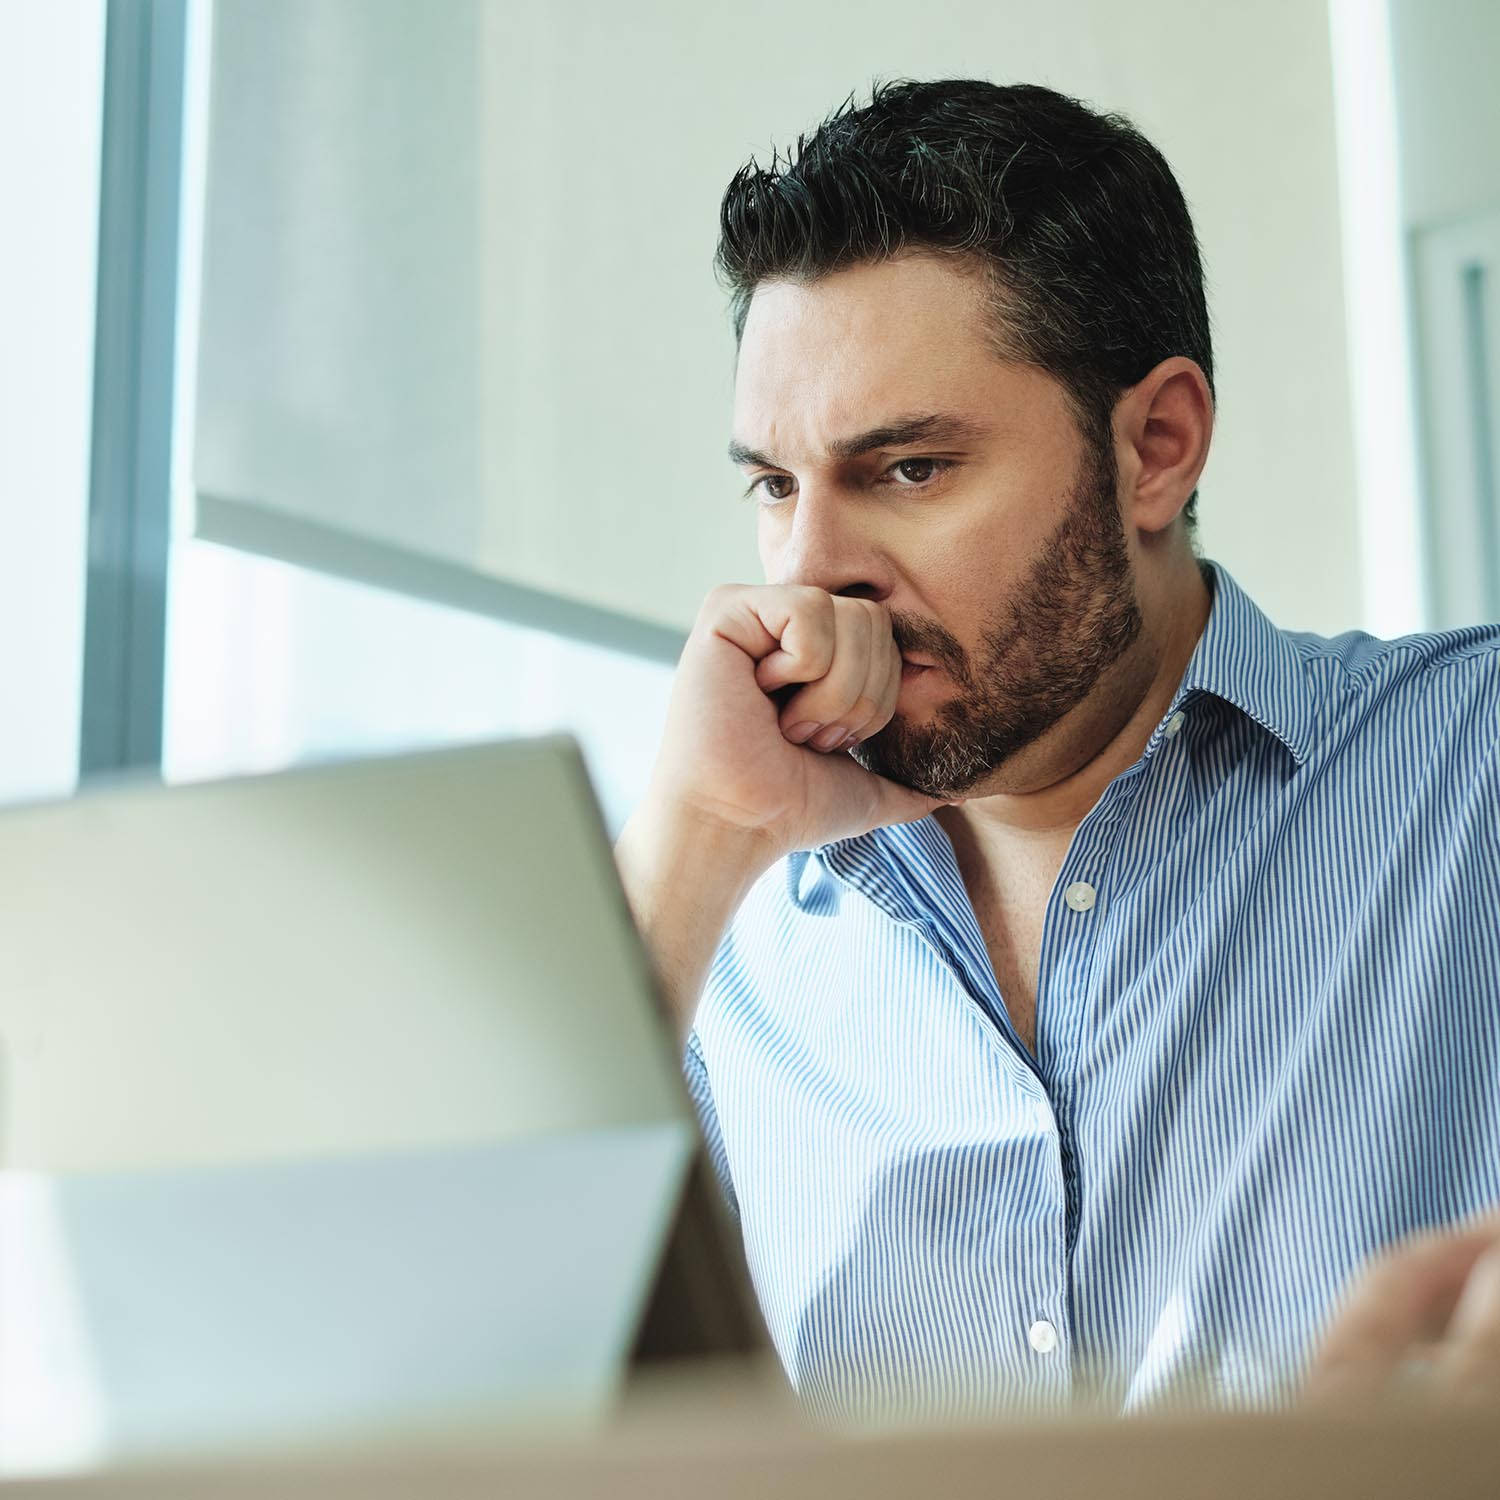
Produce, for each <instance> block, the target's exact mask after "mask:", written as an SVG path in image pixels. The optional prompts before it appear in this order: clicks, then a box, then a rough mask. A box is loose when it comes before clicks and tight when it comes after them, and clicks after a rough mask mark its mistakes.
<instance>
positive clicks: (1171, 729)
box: [1162, 708, 1187, 740]
mask: <svg viewBox="0 0 1500 1500" xmlns="http://www.w3.org/2000/svg"><path fill="white" fill-rule="evenodd" d="M1186 723H1187V715H1186V714H1185V713H1183V711H1182V710H1181V709H1180V708H1179V709H1178V710H1177V712H1176V713H1175V714H1173V715H1172V717H1171V718H1170V719H1168V720H1167V727H1166V728H1165V729H1164V730H1163V731H1162V733H1163V734H1165V735H1166V737H1167V738H1168V739H1169V740H1170V739H1172V738H1173V737H1174V736H1175V735H1176V733H1177V731H1178V730H1179V729H1181V728H1182V726H1183V725H1184V724H1186Z"/></svg>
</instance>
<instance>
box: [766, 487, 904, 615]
mask: <svg viewBox="0 0 1500 1500" xmlns="http://www.w3.org/2000/svg"><path fill="white" fill-rule="evenodd" d="M788 507H789V510H790V517H789V519H787V520H786V521H785V522H783V523H781V524H780V525H779V526H778V524H777V519H776V516H775V512H774V510H773V511H772V512H771V514H770V515H769V516H768V517H767V518H765V519H764V520H763V522H762V529H761V562H762V564H763V566H764V569H765V575H766V579H767V581H768V582H770V583H800V584H812V585H814V586H815V587H817V588H820V589H824V590H826V591H827V592H828V593H830V594H842V595H845V596H847V597H849V598H859V599H874V600H876V601H880V600H883V599H884V598H885V597H886V596H887V595H888V594H889V593H890V592H891V586H892V580H891V578H890V577H889V573H888V569H887V568H886V567H885V566H884V565H883V563H882V560H881V558H880V555H879V552H878V551H877V549H876V548H875V546H874V545H873V539H872V538H871V537H870V536H869V535H868V534H867V533H866V531H865V529H864V528H863V526H862V525H861V524H860V518H859V517H858V516H857V515H856V514H855V513H854V507H853V506H852V505H851V504H850V502H849V501H848V500H847V499H844V500H841V499H840V497H839V496H838V495H837V494H836V493H835V492H833V491H832V490H830V489H829V488H828V487H826V486H824V487H821V488H818V487H815V486H813V485H811V484H809V485H805V486H803V487H802V488H800V489H799V492H798V493H797V495H796V496H795V498H794V499H792V500H791V501H789V502H788Z"/></svg>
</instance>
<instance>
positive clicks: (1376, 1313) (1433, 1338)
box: [1303, 1212, 1500, 1405]
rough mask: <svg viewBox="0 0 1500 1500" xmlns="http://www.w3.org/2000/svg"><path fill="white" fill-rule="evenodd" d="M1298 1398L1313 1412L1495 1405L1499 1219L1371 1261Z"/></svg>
mask: <svg viewBox="0 0 1500 1500" xmlns="http://www.w3.org/2000/svg"><path fill="white" fill-rule="evenodd" d="M1303 1395H1304V1398H1305V1400H1306V1401H1307V1402H1309V1403H1310V1404H1313V1405H1326V1404H1341V1403H1344V1402H1349V1401H1361V1400H1370V1399H1379V1398H1381V1397H1385V1396H1403V1397H1417V1398H1418V1399H1428V1400H1436V1401H1441V1402H1446V1403H1453V1404H1477V1405H1489V1404H1492V1403H1500V1212H1492V1213H1489V1214H1487V1215H1485V1216H1484V1217H1483V1218H1480V1219H1476V1220H1473V1221H1471V1222H1469V1223H1466V1224H1463V1225H1456V1226H1449V1227H1447V1228H1444V1229H1441V1230H1434V1231H1431V1232H1429V1233H1426V1234H1420V1235H1415V1236H1413V1237H1412V1238H1410V1239H1406V1240H1402V1241H1400V1242H1399V1243H1398V1244H1396V1245H1393V1246H1392V1247H1391V1248H1390V1249H1389V1250H1387V1251H1386V1252H1385V1253H1384V1254H1382V1255H1380V1256H1377V1257H1376V1258H1375V1259H1374V1260H1372V1261H1371V1262H1370V1263H1369V1264H1368V1265H1367V1266H1366V1267H1365V1268H1364V1270H1363V1271H1362V1272H1361V1273H1360V1275H1359V1276H1358V1277H1357V1278H1356V1279H1355V1280H1354V1282H1353V1283H1352V1284H1351V1286H1350V1290H1349V1294H1348V1296H1347V1298H1346V1300H1345V1302H1344V1304H1343V1306H1342V1308H1341V1309H1340V1311H1339V1313H1338V1314H1337V1316H1336V1317H1335V1318H1334V1319H1333V1321H1332V1323H1331V1324H1330V1325H1329V1328H1328V1331H1327V1333H1326V1334H1325V1335H1324V1337H1323V1342H1322V1344H1321V1346H1320V1347H1319V1349H1318V1352H1317V1354H1316V1356H1315V1357H1314V1359H1313V1362H1312V1365H1311V1366H1310V1368H1309V1370H1308V1373H1307V1378H1306V1381H1305V1383H1304V1386H1303Z"/></svg>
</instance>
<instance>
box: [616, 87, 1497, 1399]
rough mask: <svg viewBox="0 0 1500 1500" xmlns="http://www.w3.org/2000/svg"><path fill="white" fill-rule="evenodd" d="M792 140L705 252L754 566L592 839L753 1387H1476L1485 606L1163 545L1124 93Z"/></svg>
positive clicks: (1148, 219)
mask: <svg viewBox="0 0 1500 1500" xmlns="http://www.w3.org/2000/svg"><path fill="white" fill-rule="evenodd" d="M799 147H800V150H799V153H798V155H796V156H795V157H794V158H792V159H790V160H788V161H787V162H786V163H784V164H783V163H781V162H780V161H779V159H776V160H773V162H772V165H771V167H770V169H769V170H761V169H759V168H757V167H756V166H755V164H754V163H751V164H750V165H749V166H747V167H746V168H744V169H743V170H742V171H741V172H739V173H738V174H737V175H736V176H735V178H734V180H733V181H732V182H731V184H730V186H729V189H728V191H727V193H726V195H725V199H724V204H723V211H722V239H721V243H720V251H719V264H720V269H721V274H722V275H723V277H724V278H725V280H726V281H727V282H728V285H729V288H730V290H731V293H732V297H733V307H734V314H735V326H736V334H737V337H738V339H739V362H738V367H737V373H736V387H735V408H734V440H733V443H732V445H731V455H732V457H733V458H734V459H735V461H736V462H737V463H739V464H740V465H741V467H742V469H743V471H744V474H745V476H746V482H747V485H748V493H749V494H750V495H751V496H752V497H753V498H754V500H755V502H756V504H757V506H758V511H757V515H758V526H759V542H760V551H761V558H762V562H763V564H764V567H765V574H766V578H767V580H768V582H767V583H766V585H764V586H728V587H724V588H721V589H718V590H716V591H715V592H714V593H713V594H711V595H710V597H709V599H708V600H707V602H706V603H705V605H704V607H703V610H702V612H701V614H700V616H699V618H698V621H697V624H696V626H695V628H694V630H693V632H692V635H691V638H690V639H689V642H688V644H687V647H686V649H685V651H684V653H683V657H682V661H681V664H680V667H679V671H678V676H677V681H676V683H675V686H674V694H673V698H672V703H671V707H670V709H669V714H668V723H667V728H666V732H665V737H664V741H663V745H662V749H661V753H660V759H659V762H658V765H657V769H656V772H655V774H654V777H653V781H652V785H651V789H650V792H649V794H648V795H647V797H646V798H645V800H644V801H643V803H642V805H641V807H640V808H639V809H638V810H637V812H636V814H635V816H634V817H633V818H632V820H631V822H630V824H629V825H628V826H627V828H626V829H625V831H624V833H623V834H622V837H621V840H620V844H619V847H618V854H619V859H620V864H621V869H622V872H623V874H624V877H625V880H626V884H627V889H628V891H629V894H630V897H631V901H632V904H633V906H634V909H635V911H636V914H637V917H638V920H639V922H640V924H641V927H642V930H643V932H644V933H645V934H646V936H647V939H648V941H649V942H650V944H651V946H652V948H653V951H654V953H655V955H656V959H657V962H658V965H659V967H660V970H661V974H662V977H663V980H664V982H665V984H666V985H667V988H668V990H669V993H670V995H671V997H672V999H673V1003H674V1004H675V1005H676V1006H677V1008H678V1010H679V1012H680V1014H681V1015H682V1017H683V1021H684V1026H685V1028H686V1029H687V1050H686V1065H687V1069H688V1077H689V1082H690V1085H691V1088H692V1091H693V1093H694V1096H695V1098H696V1100H697V1102H698V1105H699V1108H700V1112H701V1114H702V1118H703V1122H704V1127H705V1132H706V1135H707V1138H708V1141H709V1144H710V1149H711V1151H712V1153H713V1155H714V1158H715V1162H716V1166H717V1167H718V1170H719V1172H720V1175H721V1177H722V1179H723V1182H724V1186H725V1189H726V1192H727V1194H728V1196H729V1198H730V1201H731V1204H732V1205H733V1206H734V1208H735V1210H736V1211H737V1213H738V1216H739V1220H740V1224H741V1228H742V1231H743V1234H744V1239H745V1245H746V1250H747V1255H748V1258H749V1263H750V1267H751V1271H752V1274H753V1276H754V1280H755V1284H756V1288H757V1291H758V1294H759V1296H760V1299H761V1303H762V1306H763V1308H764V1310H765V1313H766V1318H767V1322H768V1325H769V1327H770V1330H771V1333H772V1336H773V1338H774V1339H775V1342H776V1345H777V1348H778V1350H779V1352H780V1354H781V1357H782V1359H783V1361H784V1362H785V1364H786V1365H787V1368H788V1370H789V1372H790V1374H791V1375H792V1378H793V1379H794V1381H795V1382H796V1384H797V1386H798V1388H799V1389H800V1390H801V1391H802V1393H803V1394H804V1395H805V1396H806V1397H807V1398H808V1400H809V1401H810V1402H811V1403H812V1404H813V1405H814V1406H815V1408H817V1409H819V1410H821V1411H823V1412H825V1413H827V1414H829V1415H831V1416H835V1417H850V1416H853V1417H874V1418H879V1417H886V1416H899V1415H915V1414H924V1413H930V1414H941V1415H947V1416H951V1415H962V1414H965V1413H973V1414H986V1413H990V1412H994V1411H999V1410H1007V1409H1016V1408H1017V1407H1026V1406H1031V1405H1038V1404H1052V1403H1055V1402H1059V1401H1062V1400H1065V1399H1069V1398H1079V1397H1086V1398H1090V1399H1092V1400H1097V1401H1103V1402H1105V1403H1107V1404H1108V1405H1109V1406H1111V1407H1115V1408H1131V1407H1135V1406H1139V1405H1141V1404H1143V1403H1147V1402H1151V1401H1155V1400H1159V1399H1162V1398H1164V1397H1166V1396H1169V1395H1173V1394H1186V1395H1191V1396H1197V1397H1207V1398H1210V1399H1227V1400H1248V1401H1268V1400H1269V1401H1275V1400H1283V1399H1288V1398H1290V1397H1291V1396H1293V1395H1295V1394H1296V1393H1298V1391H1299V1390H1300V1389H1302V1385H1301V1382H1302V1381H1303V1379H1304V1376H1305V1375H1306V1372H1307V1370H1308V1367H1309V1362H1310V1361H1312V1362H1313V1364H1312V1381H1311V1388H1312V1389H1314V1390H1318V1391H1322V1392H1325V1393H1326V1392H1330V1391H1337V1390H1340V1389H1346V1388H1347V1389H1374V1388H1379V1387H1380V1386H1381V1385H1382V1383H1383V1382H1384V1381H1386V1379H1387V1378H1388V1377H1390V1376H1391V1375H1392V1373H1393V1372H1394V1371H1396V1370H1398V1369H1400V1368H1405V1369H1408V1370H1409V1368H1410V1367H1411V1365H1412V1356H1413V1355H1418V1356H1421V1357H1422V1358H1423V1359H1424V1360H1425V1368H1426V1369H1427V1371H1428V1378H1429V1381H1430V1382H1431V1383H1433V1384H1434V1385H1435V1386H1436V1387H1437V1388H1440V1389H1451V1390H1456V1391H1464V1392H1467V1391H1474V1390H1482V1389H1485V1388H1486V1383H1487V1382H1493V1381H1494V1379H1495V1375H1496V1371H1497V1368H1500V1231H1497V1227H1496V1224H1495V1222H1494V1221H1489V1222H1486V1221H1484V1220H1483V1219H1481V1218H1477V1217H1476V1216H1480V1215H1482V1214H1483V1213H1484V1212H1485V1211H1487V1210H1489V1209H1490V1208H1491V1206H1492V1205H1494V1204H1495V1203H1496V1202H1497V1201H1500V979H1497V972H1500V917H1497V911H1496V909H1497V903H1500V834H1497V826H1496V820H1497V811H1496V810H1497V808H1500V750H1497V744H1500V630H1496V629H1492V628H1483V629H1472V630H1465V631H1455V632H1450V633H1446V634H1442V635H1429V636H1417V637H1412V638H1409V639H1407V640H1404V641H1399V642H1390V643H1388V642H1381V641H1376V640H1372V639H1370V638H1368V637H1366V636H1363V635H1359V634H1357V633H1351V634H1349V635H1344V636H1341V637H1339V638H1338V639H1336V640H1332V641H1329V640H1323V639H1321V638H1318V637H1314V636H1310V635H1293V634H1288V633H1285V632H1282V631H1279V630H1277V629H1276V628H1275V627H1273V626H1272V625H1271V624H1270V622H1269V621H1268V620H1267V619H1266V618H1265V617H1264V616H1263V615H1262V614H1261V613H1260V612H1259V611H1258V610H1257V609H1256V608H1255V606H1254V605H1253V604H1252V603H1251V601H1250V600H1249V599H1248V598H1247V597H1246V596H1245V595H1244V594H1243V593H1242V592H1241V591H1240V590H1239V589H1238V588H1237V587H1236V585H1235V584H1234V582H1233V581H1232V580H1231V579H1230V577H1229V576H1228V574H1227V573H1225V572H1224V570H1223V569H1222V568H1218V567H1215V566H1213V565H1211V564H1207V563H1200V561H1199V559H1198V558H1197V557H1196V555H1195V551H1194V547H1193V525H1194V519H1193V513H1194V502H1195V498H1196V488H1197V483H1198V477H1199V474H1200V472H1201V470H1202V468H1203V465H1204V461H1205V459H1206V457H1207V454H1208V448H1209V439H1210V436H1211V432H1212V427H1213V415H1214V407H1213V386H1212V374H1213V365H1212V356H1211V351H1210V342H1209V326H1208V317H1207V311H1206V308H1205V305H1204V296H1203V287H1202V274H1201V270H1200V266H1199V259H1198V253H1197V248H1196V245H1195V242H1194V237H1193V230H1192V225H1191V222H1190V220H1189V216H1188V212H1187V209H1186V207H1185V205H1184V203H1183V199H1182V196H1181V193H1180V191H1179V189H1178V187H1177V185H1176V183H1175V181H1174V180H1173V178H1172V175H1171V172H1170V171H1169V169H1168V168H1167V165H1166V163H1165V162H1164V161H1163V159H1162V158H1161V156H1160V155H1159V153H1157V152H1156V150H1155V149H1154V148H1153V147H1152V146H1151V145H1150V144H1149V143H1148V142H1146V141H1145V140H1144V139H1142V137H1141V136H1140V135H1139V134H1138V133H1136V132H1135V131H1134V130H1133V129H1132V128H1131V127H1130V126H1129V125H1128V124H1127V123H1126V122H1124V121H1123V120H1120V119H1118V118H1116V117H1111V116H1099V115H1096V114H1093V113H1092V112H1090V111H1089V110H1087V109H1085V108H1084V107H1083V106H1081V105H1079V104H1078V103H1076V102H1074V101H1072V100H1069V99H1066V98H1063V97H1061V96H1059V95H1057V94H1055V93H1052V92H1050V91H1048V90H1046V89H1040V88H1031V87H1011V88H999V87H995V86H993V85H991V84H988V83H982V82H973V81H946V82H940V83H921V84H909V83H902V84H895V85H890V86H887V87H884V88H881V89H878V90H877V91H876V92H875V94H874V96H873V98H872V100H871V103H870V104H869V105H868V106H867V107H865V108H862V109H857V110H856V109H852V108H847V107H846V109H845V110H843V111H840V112H838V113H836V114H835V115H834V116H833V117H832V118H830V119H829V120H828V121H826V122H825V123H824V124H823V126H822V127H821V128H820V129H819V130H818V131H817V133H816V134H815V135H814V136H813V137H812V138H811V139H810V140H809V141H807V142H806V143H805V144H802V143H799ZM1308 501H1309V503H1310V504H1312V503H1316V497H1315V496H1309V497H1308ZM1285 545H1287V546H1289V547H1291V546H1296V545H1297V538H1296V537H1295V536H1289V537H1287V538H1286V539H1285ZM726 929H727V930H726ZM700 996H701V998H700ZM695 1005H696V1011H695ZM689 1023H690V1024H689ZM1454 1225H1456V1226H1461V1229H1460V1231H1458V1232H1455V1233H1452V1234H1439V1235H1437V1236H1436V1237H1429V1238H1427V1239H1421V1240H1417V1241H1415V1242H1413V1243H1412V1244H1411V1245H1409V1246H1407V1247H1405V1248H1404V1249H1402V1250H1401V1251H1400V1252H1399V1253H1398V1254H1397V1255H1396V1256H1395V1258H1394V1259H1390V1260H1388V1261H1386V1262H1383V1263H1382V1264H1381V1266H1380V1267H1378V1268H1377V1269H1376V1270H1374V1271H1373V1272H1371V1273H1370V1274H1369V1275H1368V1276H1367V1277H1366V1279H1365V1281H1364V1282H1363V1283H1362V1285H1361V1287H1360V1289H1359V1290H1358V1291H1357V1292H1356V1294H1355V1296H1354V1297H1353V1298H1352V1300H1350V1301H1348V1302H1347V1303H1346V1304H1345V1306H1344V1310H1343V1311H1342V1312H1340V1311H1339V1307H1340V1298H1341V1293H1342V1292H1343V1290H1344V1288H1345V1287H1346V1285H1347V1284H1348V1283H1349V1281H1350V1278H1351V1276H1352V1274H1353V1273H1355V1272H1356V1271H1357V1270H1358V1269H1359V1267H1360V1266H1361V1265H1362V1263H1364V1262H1365V1261H1367V1260H1368V1259H1369V1258H1371V1257H1372V1256H1375V1255H1376V1254H1377V1253H1378V1252H1380V1251H1382V1250H1384V1249H1385V1248H1386V1247H1388V1246H1390V1245H1392V1244H1393V1243H1394V1242H1397V1241H1399V1240H1402V1239H1403V1237H1406V1236H1410V1235H1412V1234H1414V1233H1416V1232H1417V1231H1422V1230H1428V1229H1438V1228H1441V1227H1443V1226H1454ZM1331 1320H1332V1324H1333V1326H1332V1328H1331V1330H1330V1321H1331Z"/></svg>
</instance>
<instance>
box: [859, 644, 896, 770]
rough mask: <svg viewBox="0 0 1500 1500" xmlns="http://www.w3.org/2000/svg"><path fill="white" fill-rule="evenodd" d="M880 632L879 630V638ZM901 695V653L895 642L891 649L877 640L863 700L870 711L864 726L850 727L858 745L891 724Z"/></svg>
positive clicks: (864, 720)
mask: <svg viewBox="0 0 1500 1500" xmlns="http://www.w3.org/2000/svg"><path fill="white" fill-rule="evenodd" d="M878 633H879V632H878V630H877V636H878ZM900 693H901V653H900V651H898V650H897V649H896V643H895V641H894V640H893V641H891V642H890V643H889V648H887V647H886V646H885V645H883V644H882V643H881V642H880V641H879V640H878V639H877V640H876V641H875V642H874V643H873V645H872V648H871V651H870V675H869V676H868V677H867V678H866V679H865V689H864V693H863V698H864V699H865V700H866V701H868V702H869V704H870V712H869V714H868V716H867V717H866V718H865V719H863V720H862V721H861V722H860V723H858V724H852V725H850V733H851V734H852V735H853V736H854V740H855V742H856V743H857V742H859V741H860V740H867V739H869V738H870V736H871V735H872V734H878V733H879V732H880V731H881V730H882V729H884V728H885V726H886V725H887V724H889V723H890V721H891V715H892V714H894V713H895V711H896V699H897V698H898V697H899V696H900Z"/></svg>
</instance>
